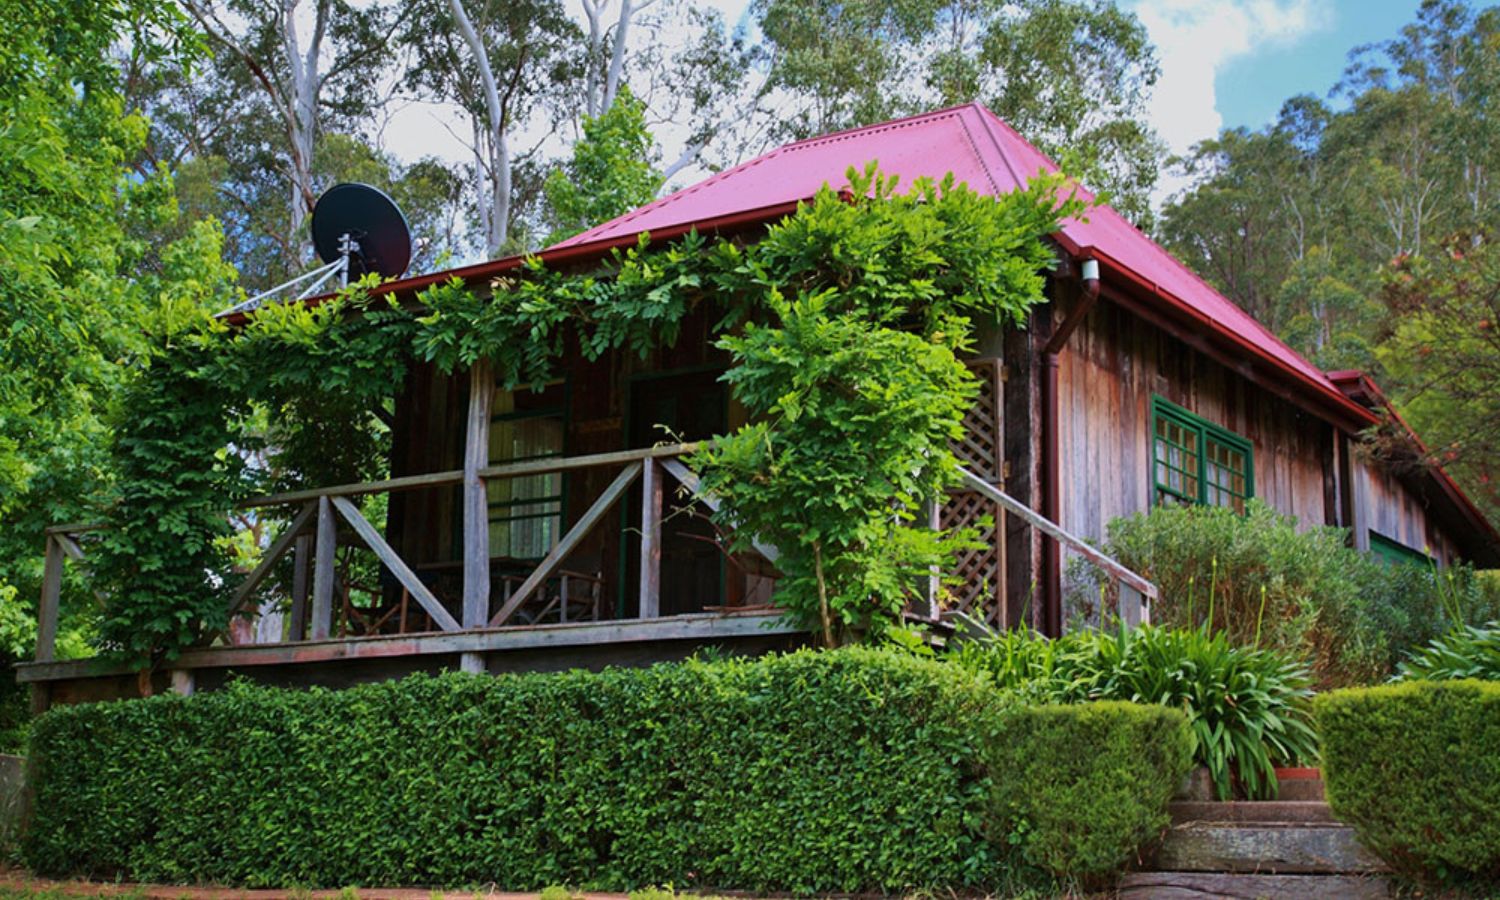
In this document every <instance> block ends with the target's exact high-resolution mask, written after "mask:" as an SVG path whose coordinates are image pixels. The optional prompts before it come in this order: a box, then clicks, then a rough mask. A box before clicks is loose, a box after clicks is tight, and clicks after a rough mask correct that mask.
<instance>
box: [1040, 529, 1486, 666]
mask: <svg viewBox="0 0 1500 900" xmlns="http://www.w3.org/2000/svg"><path fill="white" fill-rule="evenodd" d="M1345 534H1346V533H1345V532H1344V531H1343V530H1342V529H1336V528H1323V527H1315V528H1308V529H1303V528H1301V527H1300V526H1299V524H1298V522H1297V519H1296V518H1295V517H1292V516H1283V515H1280V514H1278V513H1277V512H1276V511H1275V510H1273V509H1271V507H1269V506H1267V505H1266V504H1265V503H1263V502H1260V501H1251V503H1250V504H1249V506H1248V508H1247V510H1246V514H1245V515H1243V516H1241V515H1238V514H1237V513H1235V512H1234V511H1233V510H1230V509H1227V508H1223V507H1211V506H1191V507H1185V506H1171V507H1157V508H1155V509H1152V510H1151V511H1150V512H1147V513H1137V514H1135V515H1132V516H1127V517H1123V518H1120V519H1116V520H1114V521H1112V522H1111V523H1110V524H1109V527H1108V537H1107V539H1106V540H1105V541H1104V549H1105V551H1106V552H1107V553H1109V554H1110V555H1111V556H1113V557H1114V558H1115V559H1117V560H1119V561H1120V562H1121V563H1122V564H1124V565H1125V566H1127V567H1129V568H1131V569H1133V570H1134V571H1137V572H1140V573H1141V574H1142V575H1144V576H1145V577H1146V578H1149V579H1151V580H1152V581H1153V582H1154V583H1155V584H1156V585H1157V586H1158V587H1159V588H1160V589H1161V597H1160V599H1159V600H1158V601H1157V602H1156V603H1155V604H1153V606H1152V609H1151V616H1152V621H1153V622H1155V623H1156V624H1158V625H1163V626H1167V627H1173V628H1189V629H1191V628H1197V627H1199V626H1208V627H1211V628H1212V629H1214V630H1218V631H1223V632H1225V633H1226V634H1227V635H1228V636H1229V640H1230V642H1231V643H1233V644H1240V645H1256V646H1264V647H1273V648H1277V649H1279V650H1282V651H1283V652H1285V653H1287V654H1290V655H1292V656H1295V657H1299V658H1305V659H1308V660H1310V661H1311V662H1312V667H1313V674H1314V676H1315V679H1316V681H1317V683H1318V684H1320V685H1322V686H1325V687H1329V686H1340V685H1350V684H1361V683H1370V682H1374V681H1379V680H1382V679H1384V678H1386V677H1387V676H1389V675H1390V674H1391V673H1392V672H1393V671H1394V670H1395V666H1396V663H1397V662H1398V661H1399V660H1400V659H1401V657H1402V656H1403V655H1404V654H1405V653H1406V652H1407V651H1408V650H1410V649H1411V648H1414V647H1416V646H1419V645H1421V644H1422V643H1423V642H1425V641H1429V640H1431V639H1432V638H1434V637H1435V636H1437V635H1439V634H1442V633H1443V632H1444V631H1445V630H1447V628H1448V627H1449V624H1450V623H1452V622H1484V621H1486V620H1488V619H1490V618H1494V617H1496V616H1497V615H1500V608H1497V606H1496V604H1497V603H1500V592H1497V591H1495V590H1493V589H1492V588H1488V587H1486V583H1485V582H1484V580H1483V579H1481V578H1479V577H1477V576H1476V574H1475V573H1474V572H1472V571H1471V570H1468V569H1464V568H1462V567H1452V568H1449V569H1445V570H1443V571H1441V572H1434V571H1433V570H1432V569H1431V568H1429V567H1423V566H1410V565H1389V564H1386V563H1382V562H1380V561H1379V560H1377V559H1374V558H1372V557H1369V556H1367V555H1365V554H1361V553H1359V552H1357V551H1355V550H1353V549H1351V548H1349V547H1348V546H1346V545H1345ZM1072 576H1073V577H1072V582H1073V583H1072V585H1071V587H1070V591H1069V605H1070V607H1071V612H1072V614H1073V617H1074V618H1077V619H1081V620H1084V621H1088V620H1091V619H1095V618H1097V617H1098V616H1099V614H1100V609H1099V606H1100V605H1101V604H1100V600H1101V592H1100V587H1101V585H1103V584H1105V580H1104V579H1102V578H1101V577H1100V574H1099V573H1098V571H1097V570H1094V569H1093V568H1092V567H1090V566H1088V565H1087V564H1081V565H1079V566H1077V567H1076V568H1075V570H1074V571H1073V573H1072ZM1103 600H1104V603H1103V606H1104V607H1105V611H1107V609H1108V606H1109V602H1108V601H1109V598H1108V597H1107V596H1104V597H1103Z"/></svg>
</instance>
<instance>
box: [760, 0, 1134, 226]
mask: <svg viewBox="0 0 1500 900" xmlns="http://www.w3.org/2000/svg"><path fill="white" fill-rule="evenodd" d="M751 11H752V13H753V14H754V16H755V17H756V20H757V22H758V23H759V25H760V29H761V32H762V33H763V35H764V38H765V45H766V46H765V53H766V67H767V71H768V77H767V80H766V84H765V87H764V90H763V91H762V96H761V108H762V110H763V111H764V114H766V115H769V116H771V117H772V118H773V119H774V120H775V122H776V125H775V127H774V128H773V129H772V130H771V133H770V134H769V138H770V139H772V140H782V139H786V138H798V137H807V136H810V135H813V134H820V133H824V132H828V131H832V130H837V129H841V128H849V127H854V126H858V125H866V124H870V123H872V122H877V121H880V120H883V119H887V118H890V117H892V116H896V115H902V114H910V113H915V112H921V111H924V110H927V109H930V108H933V107H935V106H945V105H954V104H959V103H967V102H970V101H982V102H984V103H985V104H987V105H988V106H989V107H990V108H991V109H993V110H994V111H995V112H996V113H997V114H998V115H1000V116H1001V117H1002V118H1004V119H1006V120H1007V121H1008V122H1010V124H1011V125H1013V126H1015V127H1016V129H1017V130H1018V131H1020V132H1021V133H1022V134H1023V135H1024V136H1025V137H1026V138H1027V139H1029V140H1031V141H1033V142H1034V143H1036V144H1037V145H1039V146H1040V147H1041V148H1042V149H1043V150H1046V151H1048V152H1049V153H1051V154H1053V155H1054V156H1055V157H1057V158H1058V159H1059V161H1060V162H1061V163H1062V164H1063V166H1064V168H1066V169H1067V170H1069V171H1070V172H1072V173H1073V174H1075V175H1078V176H1080V177H1082V178H1083V180H1084V181H1085V182H1087V183H1089V184H1090V185H1091V186H1093V187H1094V188H1096V189H1101V190H1103V191H1105V192H1106V193H1107V194H1108V195H1109V196H1108V198H1107V199H1109V200H1110V202H1111V203H1113V204H1114V205H1115V206H1116V207H1117V208H1119V209H1121V210H1122V211H1123V212H1125V213H1126V214H1127V215H1129V216H1131V217H1133V218H1135V219H1136V220H1137V221H1143V222H1144V221H1147V220H1148V219H1149V212H1150V208H1149V202H1148V198H1149V194H1150V191H1151V188H1152V187H1153V186H1154V185H1155V182H1156V172H1157V167H1158V163H1159V160H1160V158H1161V155H1162V148H1161V144H1160V141H1159V140H1158V139H1157V138H1156V136H1155V134H1154V133H1153V132H1152V130H1151V128H1150V127H1149V126H1148V125H1147V124H1146V122H1145V118H1144V116H1145V105H1146V102H1147V100H1148V99H1149V97H1150V92H1151V89H1152V87H1153V85H1154V84H1155V83H1156V79H1157V77H1158V67H1157V63H1156V56H1155V51H1154V49H1153V48H1152V46H1151V44H1150V42H1149V40H1148V39H1147V36H1146V32H1145V29H1144V27H1143V26H1142V25H1141V23H1140V22H1139V21H1138V20H1137V19H1136V18H1135V17H1134V16H1133V15H1131V14H1130V13H1127V12H1124V11H1122V10H1120V9H1119V8H1117V7H1116V6H1115V5H1114V4H1111V3H1106V2H1102V0H1021V2H1004V0H897V2H893V3H887V2H876V0H852V2H834V0H755V2H754V3H753V4H752V5H751Z"/></svg>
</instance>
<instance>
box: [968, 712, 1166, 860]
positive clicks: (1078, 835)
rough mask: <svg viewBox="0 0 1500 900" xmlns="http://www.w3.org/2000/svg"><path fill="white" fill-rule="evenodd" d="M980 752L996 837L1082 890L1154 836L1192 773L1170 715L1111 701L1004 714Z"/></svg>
mask: <svg viewBox="0 0 1500 900" xmlns="http://www.w3.org/2000/svg"><path fill="white" fill-rule="evenodd" d="M987 746H988V748H989V749H988V751H987V753H986V757H985V758H986V759H987V760H988V762H989V767H990V773H991V779H992V790H993V798H994V807H995V815H996V817H997V820H998V821H997V825H998V828H999V831H998V832H997V833H998V834H1002V835H1004V838H1005V841H1006V843H1007V844H1009V845H1010V846H1011V847H1013V848H1014V849H1016V850H1018V851H1019V852H1020V855H1021V857H1022V859H1023V860H1024V861H1025V862H1027V863H1029V864H1031V865H1035V866H1038V867H1040V868H1042V869H1044V870H1046V871H1048V872H1050V873H1053V874H1054V875H1058V876H1064V877H1067V878H1070V879H1073V880H1076V881H1080V882H1083V883H1085V884H1098V883H1102V882H1103V881H1104V879H1105V876H1108V875H1111V874H1113V873H1115V872H1118V871H1119V870H1120V869H1121V868H1123V867H1125V866H1126V865H1129V864H1130V863H1132V862H1133V861H1134V860H1135V858H1136V856H1137V853H1138V851H1139V850H1140V848H1141V847H1142V846H1144V845H1146V844H1149V843H1150V842H1151V841H1153V840H1155V839H1156V838H1157V837H1158V836H1159V835H1160V834H1161V832H1162V830H1163V829H1165V828H1166V826H1167V823H1168V816H1167V814H1166V808H1167V801H1168V800H1170V799H1171V797H1172V795H1173V793H1175V792H1176V790H1177V788H1178V786H1179V785H1181V783H1182V779H1183V776H1185V775H1186V774H1187V772H1188V769H1189V767H1190V766H1191V764H1192V744H1191V738H1190V736H1189V732H1188V729H1187V728H1186V727H1185V724H1184V717H1183V715H1182V714H1181V713H1180V712H1178V711H1176V710H1173V709H1165V708H1162V707H1159V706H1142V705H1140V704H1136V703H1124V702H1115V701H1107V702H1100V703H1086V704H1082V705H1079V706H1052V705H1045V706H1033V707H1019V708H1016V709H1013V710H1011V711H1009V712H1007V713H1005V714H1003V715H1001V716H1000V717H999V719H998V724H997V727H996V728H995V730H994V731H993V732H992V733H991V735H990V740H989V743H988V745H987ZM1085 823H1086V825H1087V827H1079V826H1080V825H1084V824H1085Z"/></svg>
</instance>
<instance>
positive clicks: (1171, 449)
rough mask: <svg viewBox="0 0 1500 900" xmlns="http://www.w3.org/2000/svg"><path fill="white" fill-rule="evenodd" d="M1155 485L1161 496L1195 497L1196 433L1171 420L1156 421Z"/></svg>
mask: <svg viewBox="0 0 1500 900" xmlns="http://www.w3.org/2000/svg"><path fill="white" fill-rule="evenodd" d="M1155 445H1156V447H1155V454H1156V484H1157V487H1158V488H1162V489H1164V490H1163V491H1162V492H1161V493H1162V494H1163V495H1168V494H1176V495H1178V496H1180V497H1181V498H1183V499H1186V500H1189V501H1192V500H1196V499H1197V497H1198V433H1197V432H1196V431H1194V430H1192V429H1190V428H1188V427H1186V426H1185V425H1183V424H1182V423H1180V422H1177V421H1176V420H1174V419H1169V418H1167V417H1165V416H1158V417H1157V419H1156V440H1155Z"/></svg>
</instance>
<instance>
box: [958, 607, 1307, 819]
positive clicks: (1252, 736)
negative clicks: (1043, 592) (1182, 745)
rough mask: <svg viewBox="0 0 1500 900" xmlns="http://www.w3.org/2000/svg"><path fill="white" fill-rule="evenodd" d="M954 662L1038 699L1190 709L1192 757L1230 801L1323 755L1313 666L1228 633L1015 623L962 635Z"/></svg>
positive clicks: (1272, 790)
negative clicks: (974, 636) (1314, 716)
mask: <svg viewBox="0 0 1500 900" xmlns="http://www.w3.org/2000/svg"><path fill="white" fill-rule="evenodd" d="M956 660H957V662H958V663H959V664H960V665H962V666H964V667H965V668H968V669H970V670H972V671H976V672H983V673H986V674H988V675H989V677H990V678H992V679H993V680H994V682H995V683H996V684H998V685H1000V686H1001V687H1004V688H1009V689H1013V690H1017V691H1020V692H1021V693H1022V694H1023V695H1024V696H1026V697H1028V698H1029V699H1032V700H1034V701H1050V702H1058V703H1079V702H1083V701H1088V700H1129V701H1132V702H1136V703H1149V704H1160V705H1162V706H1167V707H1170V708H1173V709H1180V710H1182V712H1183V713H1184V714H1186V715H1187V717H1188V722H1189V725H1190V727H1191V747H1192V755H1193V758H1194V760H1195V761H1196V762H1197V763H1198V764H1199V765H1203V766H1206V767H1207V768H1208V770H1209V774H1210V775H1211V776H1212V777H1213V780H1214V786H1215V788H1216V790H1217V791H1218V794H1219V796H1220V797H1221V798H1224V799H1228V798H1230V797H1231V796H1232V795H1233V793H1234V789H1235V787H1236V785H1238V787H1239V788H1240V789H1241V790H1242V791H1243V792H1244V793H1245V794H1246V795H1247V796H1249V797H1251V798H1253V799H1267V798H1274V797H1275V796H1276V776H1275V772H1274V771H1273V770H1274V768H1275V766H1276V765H1278V764H1291V765H1295V764H1297V763H1299V762H1304V761H1309V760H1311V759H1313V758H1314V757H1315V756H1316V755H1317V739H1316V737H1315V735H1314V734H1313V732H1312V729H1311V728H1310V726H1309V710H1308V706H1307V701H1308V698H1309V697H1311V695H1312V691H1311V689H1310V679H1309V677H1308V673H1307V670H1306V668H1305V667H1304V666H1303V665H1302V664H1301V663H1299V662H1297V661H1296V659H1295V658H1293V657H1288V656H1287V655H1285V654H1282V653H1279V652H1276V651H1273V650H1259V649H1254V648H1250V647H1236V646H1234V645H1232V644H1231V643H1230V641H1229V639H1228V637H1227V636H1226V635H1225V634H1223V633H1222V632H1220V633H1217V634H1209V633H1207V632H1206V631H1205V630H1203V629H1192V630H1186V629H1167V628H1160V627H1155V626H1143V627H1141V628H1138V629H1135V630H1127V629H1125V628H1121V629H1120V630H1119V631H1118V632H1114V633H1109V632H1100V631H1075V632H1071V633H1069V634H1066V635H1064V636H1063V637H1061V638H1058V639H1056V640H1049V639H1047V638H1044V637H1041V636H1039V635H1035V634H1031V633H1028V632H1023V631H1016V632H1009V633H1006V634H1003V635H999V636H996V637H994V638H992V639H986V640H981V641H967V642H964V643H963V644H961V645H960V646H959V649H958V650H957V652H956Z"/></svg>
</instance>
